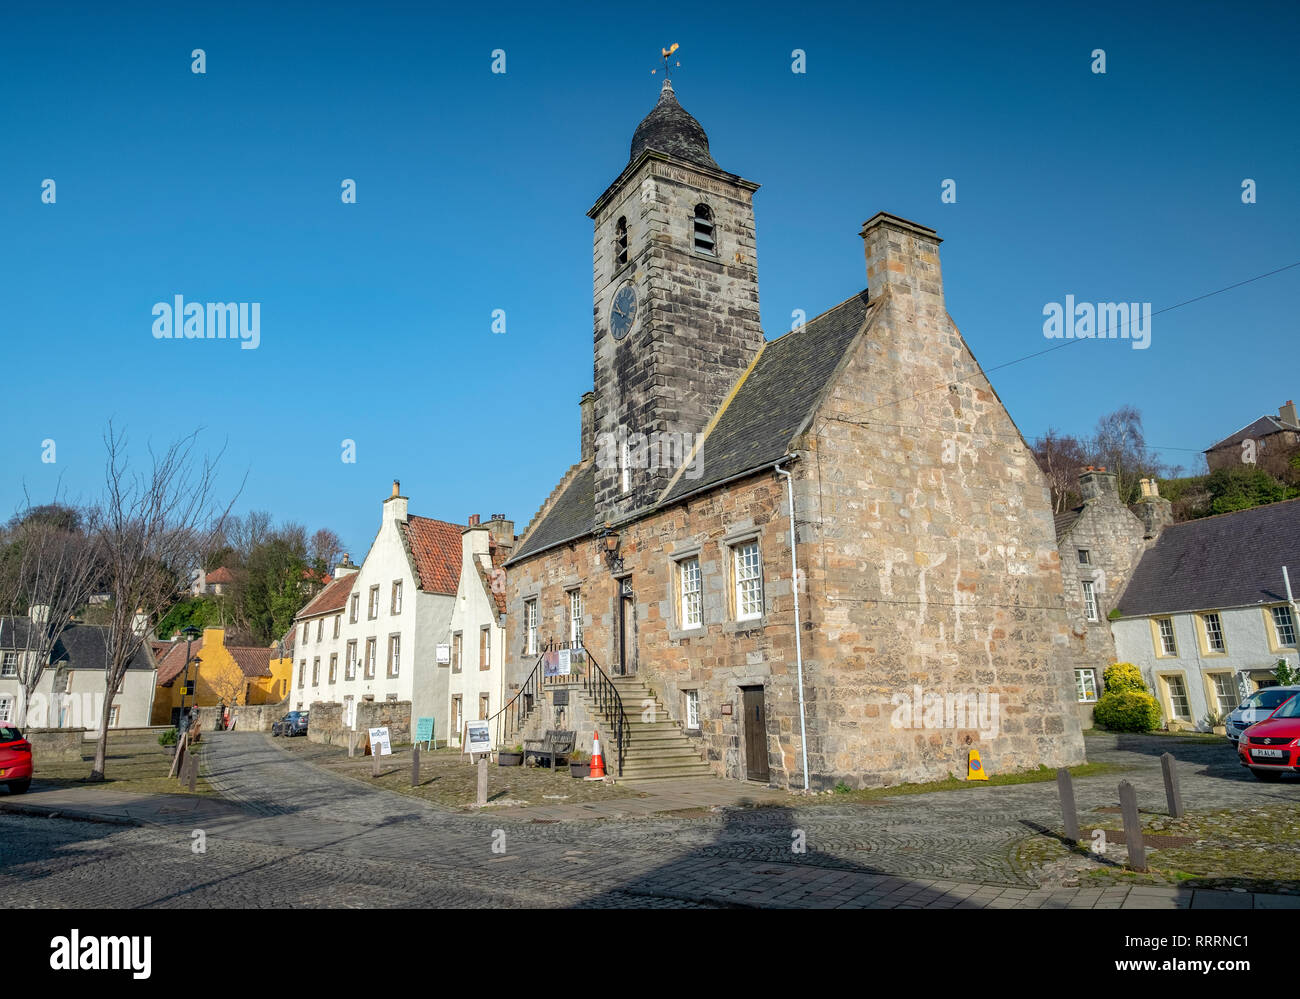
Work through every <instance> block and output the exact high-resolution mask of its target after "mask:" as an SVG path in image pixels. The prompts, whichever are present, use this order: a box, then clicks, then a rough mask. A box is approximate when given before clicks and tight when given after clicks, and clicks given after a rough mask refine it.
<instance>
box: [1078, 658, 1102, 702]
mask: <svg viewBox="0 0 1300 999" xmlns="http://www.w3.org/2000/svg"><path fill="white" fill-rule="evenodd" d="M1085 677H1088V678H1090V679H1091V681H1092V684H1091V686H1092V695H1091V696H1089V694H1088V687H1089V685H1088V684H1087V683H1085V682H1084V678H1085ZM1074 693H1075V698H1076V700H1078V702H1079V703H1080V704H1092V703H1093V702H1095V701H1096V700H1097V670H1096V667H1093V666H1081V667H1079V668H1078V669H1076V670H1075V671H1074Z"/></svg>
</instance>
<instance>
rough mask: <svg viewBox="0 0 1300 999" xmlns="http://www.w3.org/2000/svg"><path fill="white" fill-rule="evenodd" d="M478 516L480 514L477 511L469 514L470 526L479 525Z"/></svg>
mask: <svg viewBox="0 0 1300 999" xmlns="http://www.w3.org/2000/svg"><path fill="white" fill-rule="evenodd" d="M478 517H479V515H478V514H477V513H471V514H470V515H469V526H470V527H478Z"/></svg>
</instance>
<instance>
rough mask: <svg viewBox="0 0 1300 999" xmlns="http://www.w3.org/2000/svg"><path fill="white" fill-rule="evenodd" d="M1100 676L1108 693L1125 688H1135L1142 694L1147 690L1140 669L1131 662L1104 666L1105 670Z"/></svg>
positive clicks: (1121, 691) (1117, 692)
mask: <svg viewBox="0 0 1300 999" xmlns="http://www.w3.org/2000/svg"><path fill="white" fill-rule="evenodd" d="M1101 678H1102V683H1104V684H1105V687H1106V693H1108V694H1111V693H1114V694H1120V693H1123V692H1124V691H1126V690H1136V691H1138V692H1140V693H1143V694H1145V693H1146V692H1147V685H1146V681H1145V680H1143V679H1142V671H1141V670H1140V669H1138V668H1137V667H1136V666H1134V665H1133V664H1132V663H1112V664H1111V665H1110V666H1107V667H1106V672H1105V673H1103V674H1102V677H1101Z"/></svg>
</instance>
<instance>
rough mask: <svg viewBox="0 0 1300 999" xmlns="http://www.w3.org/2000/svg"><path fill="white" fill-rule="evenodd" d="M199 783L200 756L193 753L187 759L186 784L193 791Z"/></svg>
mask: <svg viewBox="0 0 1300 999" xmlns="http://www.w3.org/2000/svg"><path fill="white" fill-rule="evenodd" d="M198 783H199V758H198V757H197V756H195V755H194V754H193V753H191V754H190V756H189V759H187V760H186V761H185V786H186V787H188V788H189V789H190V790H191V791H193V790H194V789H195V788H196V787H198Z"/></svg>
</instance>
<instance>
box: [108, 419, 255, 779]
mask: <svg viewBox="0 0 1300 999" xmlns="http://www.w3.org/2000/svg"><path fill="white" fill-rule="evenodd" d="M197 440H198V432H197V431H195V432H194V433H192V434H190V435H188V436H186V437H183V438H181V439H180V440H177V441H175V442H173V443H172V444H170V445H168V446H167V448H166V449H165V450H163V451H162V452H160V453H159V452H155V451H154V450H153V449H152V448H150V449H149V456H150V468H149V470H148V471H147V472H133V471H132V470H131V466H130V461H129V458H128V456H127V440H126V436H125V434H123V433H120V432H118V431H117V430H115V429H114V427H113V425H112V423H110V424H109V426H108V431H107V433H106V434H105V436H104V444H105V448H106V450H107V461H106V464H105V472H106V474H105V479H106V490H105V495H104V499H103V502H102V505H101V511H100V518H99V527H98V531H97V532H96V536H97V539H98V542H99V548H100V552H101V557H102V558H103V562H104V575H105V578H106V581H107V584H108V592H109V593H110V595H111V597H112V601H113V611H112V623H111V625H110V627H109V629H108V632H107V635H106V638H105V643H104V645H105V654H104V658H105V663H104V682H105V688H106V689H105V692H104V713H103V717H102V719H101V721H100V726H99V741H98V743H97V744H96V747H95V762H94V765H93V767H92V769H91V772H90V778H91V780H103V778H104V759H105V756H106V755H107V750H108V720H109V718H110V716H111V713H112V709H113V700H114V697H115V694H116V691H117V688H118V686H119V685H120V684H121V683H122V680H123V678H124V677H125V676H126V671H127V668H128V667H129V666H130V665H131V662H132V660H134V659H135V657H136V655H137V654H138V653H139V652H140V649H141V647H142V646H143V645H144V643H145V641H147V639H148V637H149V632H150V628H151V622H153V621H156V620H157V619H158V618H159V617H160V616H161V614H162V612H163V611H164V610H165V609H166V608H167V607H168V606H169V605H170V604H171V602H172V600H173V599H174V598H175V594H176V588H177V583H178V582H179V581H180V580H186V579H189V578H190V572H191V571H192V570H193V569H194V568H195V567H196V566H198V565H199V564H200V563H201V562H202V559H203V555H204V553H205V552H206V551H207V550H208V549H209V548H210V547H211V545H212V544H213V542H214V540H215V539H216V538H217V537H218V534H219V531H220V529H221V527H222V524H223V522H224V520H225V518H226V516H227V515H228V514H229V512H230V507H231V505H233V503H234V498H232V499H231V501H230V503H228V504H226V506H225V507H224V508H220V507H218V506H217V504H216V503H215V502H214V500H213V494H214V491H215V475H216V462H217V460H218V459H219V458H220V455H218V456H217V459H210V458H208V457H207V456H204V457H203V458H202V459H201V460H200V459H199V458H198V456H197V455H196V454H195V445H196V443H197Z"/></svg>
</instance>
